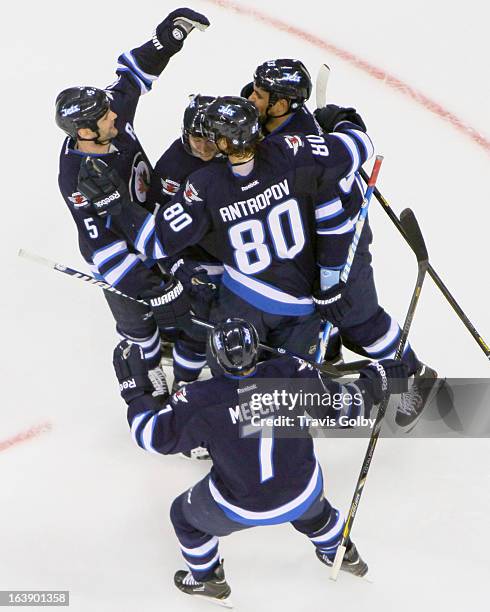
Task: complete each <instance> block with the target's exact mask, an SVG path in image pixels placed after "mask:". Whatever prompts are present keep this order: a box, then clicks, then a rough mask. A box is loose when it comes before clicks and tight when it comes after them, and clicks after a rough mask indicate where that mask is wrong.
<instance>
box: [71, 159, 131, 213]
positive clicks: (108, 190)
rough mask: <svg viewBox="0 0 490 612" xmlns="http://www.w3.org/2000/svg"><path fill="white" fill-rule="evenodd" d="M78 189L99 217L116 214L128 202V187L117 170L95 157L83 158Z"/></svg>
mask: <svg viewBox="0 0 490 612" xmlns="http://www.w3.org/2000/svg"><path fill="white" fill-rule="evenodd" d="M78 191H79V192H80V193H81V194H82V195H84V196H85V197H86V198H87V200H88V201H89V202H88V203H87V208H90V210H92V211H93V212H95V214H96V215H98V216H99V217H105V216H106V215H107V214H111V215H118V214H119V213H120V212H121V210H122V207H123V206H124V205H125V204H127V203H129V202H130V197H129V192H128V188H127V187H126V185H125V184H124V181H123V180H122V179H121V177H120V176H119V174H118V172H117V170H115V169H114V168H110V167H109V166H108V165H107V164H106V163H105V161H102V160H101V159H99V158H97V157H95V158H94V157H85V158H84V159H83V161H82V163H81V166H80V171H79V172H78Z"/></svg>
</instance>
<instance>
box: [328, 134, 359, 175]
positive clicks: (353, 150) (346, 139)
mask: <svg viewBox="0 0 490 612" xmlns="http://www.w3.org/2000/svg"><path fill="white" fill-rule="evenodd" d="M330 136H335V138H338V139H339V140H340V141H341V142H342V143H343V144H344V146H345V148H346V149H347V151H348V152H349V155H350V157H351V159H352V166H351V169H350V170H349V172H346V176H348V175H349V174H353V173H354V172H355V171H356V170H358V168H359V166H360V165H361V158H360V156H359V151H358V149H357V144H356V141H355V140H354V138H353V137H352V136H348V135H347V134H342V133H341V132H332V133H331V134H330Z"/></svg>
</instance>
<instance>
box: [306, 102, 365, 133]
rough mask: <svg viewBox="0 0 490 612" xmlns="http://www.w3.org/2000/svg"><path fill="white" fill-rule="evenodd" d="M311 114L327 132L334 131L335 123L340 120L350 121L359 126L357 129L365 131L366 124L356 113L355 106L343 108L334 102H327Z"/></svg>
mask: <svg viewBox="0 0 490 612" xmlns="http://www.w3.org/2000/svg"><path fill="white" fill-rule="evenodd" d="M313 114H314V115H315V119H316V120H317V121H318V123H319V124H320V127H321V128H322V130H323V131H324V132H327V133H329V132H334V131H335V128H336V126H337V124H338V123H340V122H341V121H350V122H351V123H355V124H356V125H357V126H359V129H361V130H362V131H363V132H365V131H366V124H365V123H364V121H363V120H362V119H361V117H360V115H358V113H357V111H356V109H355V108H351V107H348V108H343V107H342V106H337V105H336V104H327V106H325V107H323V108H317V109H316V111H314V113H313Z"/></svg>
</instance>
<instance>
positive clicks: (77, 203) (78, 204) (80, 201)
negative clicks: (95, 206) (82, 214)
mask: <svg viewBox="0 0 490 612" xmlns="http://www.w3.org/2000/svg"><path fill="white" fill-rule="evenodd" d="M68 199H69V200H70V202H71V203H72V204H73V206H74V207H75V208H82V207H83V206H85V205H86V204H87V202H88V200H87V198H86V197H85V196H84V195H83V194H81V193H80V192H79V191H74V192H73V193H72V194H71V196H68Z"/></svg>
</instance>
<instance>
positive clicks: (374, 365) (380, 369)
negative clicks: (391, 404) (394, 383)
mask: <svg viewBox="0 0 490 612" xmlns="http://www.w3.org/2000/svg"><path fill="white" fill-rule="evenodd" d="M370 366H371V367H372V368H374V369H375V370H377V371H378V373H379V375H380V376H381V390H382V391H387V389H388V378H387V376H386V371H385V369H384V368H383V366H382V365H381V364H380V363H379V361H373V363H371V364H370Z"/></svg>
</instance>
